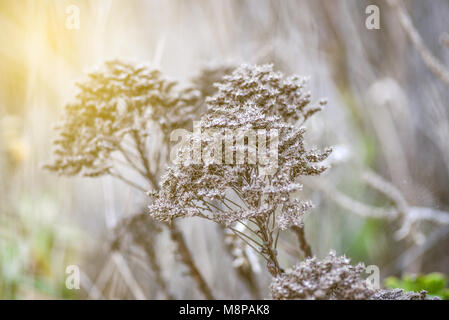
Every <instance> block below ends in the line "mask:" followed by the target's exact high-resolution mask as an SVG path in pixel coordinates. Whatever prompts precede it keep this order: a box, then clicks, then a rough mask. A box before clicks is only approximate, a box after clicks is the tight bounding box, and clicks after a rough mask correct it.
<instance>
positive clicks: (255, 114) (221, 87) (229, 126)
mask: <svg viewBox="0 0 449 320" xmlns="http://www.w3.org/2000/svg"><path fill="white" fill-rule="evenodd" d="M305 82H306V79H304V78H299V77H297V76H291V77H287V76H285V75H284V74H282V73H280V72H274V71H273V69H272V66H271V65H263V66H247V65H243V66H241V67H240V68H238V69H236V70H235V71H234V72H233V73H232V74H231V75H229V76H225V77H224V79H223V81H222V82H221V83H219V84H217V87H218V92H217V94H216V95H214V96H213V97H212V98H209V99H208V100H207V104H208V111H207V113H206V114H205V115H204V116H203V117H202V120H201V122H200V128H199V129H198V128H197V130H194V132H193V133H192V134H191V135H190V139H189V142H190V144H187V147H186V148H184V149H183V150H181V151H182V154H183V155H184V156H185V154H186V153H187V154H189V153H190V154H191V155H192V154H198V150H196V147H195V146H201V154H202V157H201V159H200V160H201V161H198V158H195V157H190V158H189V157H187V160H186V158H184V159H183V161H175V164H174V165H173V166H172V167H171V168H169V169H168V171H167V173H166V174H165V176H164V177H163V178H162V182H161V190H160V192H158V193H153V194H151V196H152V197H153V202H152V204H151V205H150V214H151V215H152V216H153V217H155V218H157V219H159V220H163V221H171V220H172V219H174V218H178V217H192V216H198V217H202V218H205V219H208V220H212V221H215V222H218V223H221V224H224V225H226V226H227V227H229V228H230V229H231V230H233V231H234V232H236V234H238V235H239V236H241V238H242V240H244V241H245V242H247V243H248V245H251V246H252V247H253V248H254V249H256V250H257V251H258V252H259V253H260V254H261V255H262V256H263V257H264V258H265V259H266V260H267V262H268V265H269V270H270V271H272V274H278V273H279V272H280V271H281V269H280V267H279V264H278V262H277V258H276V255H277V249H276V246H277V238H278V235H279V231H280V230H283V229H286V228H289V227H290V226H293V225H297V226H302V223H303V215H304V213H305V212H306V211H307V210H308V209H309V208H310V207H311V204H310V202H308V201H302V200H299V199H297V198H296V197H293V196H292V194H293V193H294V192H296V191H299V190H301V184H300V183H299V181H298V180H299V179H300V177H301V176H309V175H319V174H321V173H322V172H323V171H324V170H325V169H326V168H325V167H324V166H321V165H319V162H321V161H323V160H324V159H326V158H327V157H328V155H329V154H330V150H326V151H324V152H319V151H317V150H307V149H306V147H305V145H304V132H305V130H304V129H303V128H301V123H303V122H304V121H305V120H306V119H307V118H308V117H309V116H311V115H312V114H314V113H315V112H316V111H318V110H320V108H321V106H322V105H324V102H321V103H319V105H318V106H311V105H310V94H309V93H307V92H305V91H304V85H305ZM270 132H271V133H273V132H274V133H275V134H270ZM260 133H265V135H259V134H260ZM230 136H231V139H230V138H229V137H230ZM260 136H263V137H265V138H266V140H265V141H261V140H260V139H259V137H260ZM254 137H256V138H257V139H254ZM217 141H218V142H219V143H217ZM221 142H222V143H221ZM211 145H212V146H211ZM217 145H218V147H217ZM273 146H275V148H272V147H273ZM267 149H269V150H270V151H269V153H270V155H273V152H274V153H275V154H274V157H268V159H275V161H271V162H270V161H268V163H267V162H266V161H262V158H263V157H261V155H262V154H264V153H266V151H267ZM211 150H212V151H211ZM211 152H212V153H213V154H214V155H217V154H220V155H221V159H220V157H212V160H211V157H205V155H206V156H207V155H210V153H211ZM242 155H243V157H242ZM217 160H221V161H217ZM264 160H266V159H264ZM266 167H269V169H270V170H268V172H269V174H261V170H263V169H264V168H266ZM235 223H239V224H241V225H243V226H245V230H244V231H243V232H242V231H240V230H236V229H234V228H233V225H234V224H235ZM248 233H249V234H248Z"/></svg>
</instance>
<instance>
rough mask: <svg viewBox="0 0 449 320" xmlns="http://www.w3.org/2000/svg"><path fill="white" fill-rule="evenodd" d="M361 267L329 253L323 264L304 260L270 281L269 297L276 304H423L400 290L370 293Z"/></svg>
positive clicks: (421, 295) (419, 297)
mask: <svg viewBox="0 0 449 320" xmlns="http://www.w3.org/2000/svg"><path fill="white" fill-rule="evenodd" d="M363 271H364V266H363V265H362V264H358V265H356V266H353V265H351V264H350V263H349V259H348V258H346V257H345V256H340V257H339V256H337V255H336V254H335V252H333V251H331V252H330V253H329V255H328V256H327V257H326V258H324V259H323V260H318V259H317V258H315V257H313V258H308V259H306V260H305V261H303V262H301V263H300V264H298V265H297V266H296V267H295V268H294V269H293V270H292V271H291V272H287V273H283V274H281V275H279V276H277V277H276V278H274V279H273V282H272V283H271V295H272V297H273V299H277V300H293V299H310V300H329V299H332V300H334V299H337V300H423V299H425V298H426V293H425V291H423V292H421V293H415V292H403V291H402V290H400V289H395V290H384V289H378V290H375V289H371V288H370V287H369V286H368V284H367V283H366V281H365V280H364V279H363V278H362V276H361V275H362V273H363Z"/></svg>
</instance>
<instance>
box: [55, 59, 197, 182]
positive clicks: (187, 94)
mask: <svg viewBox="0 0 449 320" xmlns="http://www.w3.org/2000/svg"><path fill="white" fill-rule="evenodd" d="M77 86H78V88H79V92H78V93H77V95H76V99H75V101H73V102H71V103H68V104H67V105H66V107H65V112H64V116H63V119H62V121H61V122H60V123H59V125H58V126H57V130H58V133H59V136H58V138H57V139H56V141H55V142H54V144H55V151H54V155H55V159H54V162H53V164H51V165H48V166H47V168H48V169H50V170H53V171H56V172H58V173H60V174H64V175H77V174H81V175H84V176H99V175H103V174H107V173H110V170H111V168H112V167H113V161H112V156H111V154H112V153H113V152H114V151H123V149H124V148H126V147H125V143H124V140H125V139H126V137H127V136H131V139H130V140H131V143H135V146H134V148H135V149H138V147H139V146H138V145H137V144H141V145H140V147H142V145H143V144H144V143H145V141H146V140H147V138H148V135H149V133H150V132H151V126H153V127H159V128H160V129H161V130H162V131H163V132H171V130H173V129H175V128H178V127H182V126H183V125H184V124H185V123H187V122H189V121H191V117H192V116H193V109H194V108H195V104H196V103H197V102H196V101H197V99H198V96H199V93H198V91H196V90H193V89H191V88H187V89H179V88H178V85H177V82H175V81H170V80H168V79H166V78H164V77H163V76H162V75H161V73H160V72H159V71H157V70H154V69H151V68H149V67H147V66H144V65H133V64H128V63H125V62H121V61H118V60H114V61H109V62H106V63H105V64H104V65H103V66H102V67H101V68H99V69H98V70H97V71H94V72H92V73H90V74H89V75H88V77H87V79H86V80H85V81H84V82H82V83H78V84H77ZM155 124H156V125H155ZM136 140H139V141H136Z"/></svg>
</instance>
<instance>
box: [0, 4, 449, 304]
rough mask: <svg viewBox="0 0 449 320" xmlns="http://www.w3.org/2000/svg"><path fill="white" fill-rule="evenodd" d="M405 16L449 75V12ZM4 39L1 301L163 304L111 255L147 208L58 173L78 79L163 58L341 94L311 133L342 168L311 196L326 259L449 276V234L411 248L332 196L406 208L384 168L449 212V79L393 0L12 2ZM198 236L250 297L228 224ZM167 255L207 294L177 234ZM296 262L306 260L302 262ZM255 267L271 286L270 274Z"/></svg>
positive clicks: (168, 64)
mask: <svg viewBox="0 0 449 320" xmlns="http://www.w3.org/2000/svg"><path fill="white" fill-rule="evenodd" d="M370 4H375V5H377V6H378V7H379V8H380V30H368V29H367V28H366V27H365V19H366V18H367V15H366V14H365V8H366V7H367V6H368V5H370ZM70 5H76V6H77V7H78V8H79V13H80V28H79V29H74V30H71V29H68V28H67V27H66V19H67V17H68V14H67V12H66V10H67V8H68V7H69V6H70ZM402 5H403V7H404V8H405V10H406V12H408V15H409V17H410V19H411V21H412V22H413V25H414V28H415V31H417V32H418V34H419V35H420V37H421V38H422V41H423V42H422V45H423V46H424V47H425V48H426V50H428V51H429V52H430V53H431V54H432V55H433V56H434V57H435V58H436V59H438V60H439V61H440V62H441V64H442V65H443V66H444V65H445V66H447V68H449V46H447V43H448V41H447V35H446V32H449V1H447V0H432V1H421V0H409V1H404V2H402ZM0 30H1V32H0V298H1V299H34V298H44V299H46V298H49V299H55V298H56V299H61V298H62V299H66V298H67V299H70V298H79V299H84V298H105V299H125V298H127V299H133V298H139V297H142V296H143V297H145V298H148V299H152V298H160V297H161V296H160V294H159V293H158V290H157V288H155V287H154V286H153V282H152V274H151V271H149V270H148V268H147V267H146V266H145V265H144V264H143V263H141V261H140V262H139V260H138V259H135V260H132V259H131V258H129V257H128V256H127V255H125V254H123V256H122V257H124V259H123V260H120V259H117V258H115V259H111V258H110V254H109V251H108V248H109V246H108V241H109V239H110V236H111V232H112V231H111V230H113V228H114V227H115V225H116V224H117V222H118V221H120V219H121V218H122V217H123V216H126V215H127V214H130V213H132V211H133V210H136V208H139V207H143V206H144V204H145V200H146V199H145V197H143V196H142V195H141V194H139V192H137V191H134V190H132V189H131V188H130V187H127V186H125V185H123V184H121V183H119V182H116V181H114V180H113V179H111V178H108V177H105V178H98V179H82V178H71V179H68V178H60V177H57V176H55V175H53V174H52V173H49V172H47V171H45V170H43V169H42V164H44V163H46V162H49V161H50V159H51V142H52V139H53V137H54V133H53V132H52V124H53V123H54V122H55V121H57V120H58V118H59V117H60V114H61V112H62V110H63V106H64V104H65V103H66V102H67V101H68V100H70V98H71V97H72V96H73V95H74V93H75V82H76V81H77V80H79V79H80V78H81V77H82V76H83V74H84V73H85V72H86V71H89V70H91V69H92V68H93V67H94V66H95V65H97V64H101V63H102V62H104V61H105V60H109V59H114V58H125V59H130V60H132V61H137V62H148V63H150V64H152V65H154V66H157V67H159V68H160V69H161V70H162V71H163V72H164V73H165V74H167V75H168V76H170V77H172V78H174V79H177V80H179V81H181V82H188V81H190V80H191V79H192V77H195V76H197V75H198V74H199V73H200V72H201V70H202V69H203V68H204V66H205V65H210V64H214V63H215V64H229V65H237V64H240V63H243V62H246V63H273V64H274V67H275V68H276V69H277V70H281V71H283V72H285V73H288V74H291V73H295V74H299V75H308V76H310V77H311V78H310V79H311V80H310V90H311V92H312V97H313V98H312V100H318V99H319V98H321V97H326V98H327V99H328V100H329V105H328V106H327V107H326V109H325V110H323V111H322V112H321V113H320V114H318V115H317V116H315V119H313V121H312V122H310V123H309V124H308V129H309V131H308V132H309V136H310V139H309V141H310V142H311V143H314V144H317V145H319V146H327V145H332V146H334V155H333V158H332V159H333V162H332V168H331V169H330V170H329V171H328V173H327V174H326V175H324V176H323V177H322V178H320V182H319V183H316V185H313V184H312V187H310V188H308V189H307V190H306V193H307V194H308V196H309V197H310V198H312V199H313V201H314V203H315V209H313V210H312V212H311V213H310V215H309V216H308V217H307V219H306V236H307V238H308V239H309V241H310V243H311V245H312V248H313V250H314V253H315V254H316V255H318V256H323V255H325V254H326V253H327V252H328V251H329V250H330V249H332V248H333V249H335V250H336V251H337V252H338V253H341V254H346V255H347V256H348V257H350V258H351V259H352V261H353V262H358V261H364V262H365V263H366V264H375V265H377V266H379V268H380V271H381V276H382V279H384V278H385V277H388V276H391V275H395V276H401V275H403V274H406V273H429V272H441V273H443V274H449V226H448V225H439V224H432V223H426V222H423V223H420V224H419V226H418V227H417V228H416V230H415V229H413V230H412V231H411V232H410V233H411V234H408V235H407V236H406V237H403V238H402V239H398V237H397V230H398V229H400V228H401V225H398V222H397V221H391V220H388V219H376V218H367V217H363V216H361V215H360V214H357V212H353V211H357V208H354V207H353V208H352V210H349V209H351V208H349V209H348V208H347V207H348V205H346V207H345V205H344V203H342V201H340V202H339V201H338V196H337V197H336V196H335V192H334V193H333V192H330V191H329V190H331V189H332V190H334V191H335V190H338V192H340V193H343V194H345V195H346V196H348V197H350V198H351V199H354V200H356V201H358V202H361V203H364V204H367V205H369V206H376V207H380V208H389V207H391V205H392V203H391V202H392V201H391V199H389V198H388V197H386V196H385V195H384V194H382V193H380V192H378V191H376V190H373V188H371V187H370V186H368V185H367V184H366V183H364V182H363V179H362V178H361V174H362V173H363V172H364V171H366V170H368V169H369V170H373V171H375V172H377V174H379V175H380V176H382V177H383V178H384V179H385V180H387V181H389V182H391V184H392V185H394V186H395V187H396V188H397V189H398V190H399V191H400V192H401V194H402V195H403V197H404V198H405V199H406V200H407V202H408V203H409V204H410V205H412V206H420V207H426V208H432V209H437V210H441V211H445V210H446V211H447V210H449V187H448V185H449V105H448V102H449V90H448V89H449V84H448V83H446V82H445V81H444V79H443V78H444V70H432V69H431V68H429V66H428V65H426V61H425V60H423V55H422V50H421V52H420V47H417V46H416V45H415V44H414V43H413V42H412V41H411V40H410V37H409V35H408V34H407V32H406V29H404V26H403V24H401V21H400V16H399V15H398V11H397V10H395V9H394V8H393V7H391V6H390V5H389V4H388V3H387V2H386V1H375V0H371V1H364V0H314V1H312V0H310V1H304V0H296V1H290V0H282V1H274V0H273V1H266V0H245V1H240V0H239V1H237V0H236V1H206V0H204V1H186V0H169V1H151V0H149V1H144V0H141V1H140V0H128V1H124V0H97V1H87V0H86V1H76V0H72V1H66V0H58V1H56V0H53V1H51V0H39V1H34V0H1V1H0ZM421 49H422V48H421ZM439 72H440V74H439ZM441 73H443V75H441ZM323 186H325V187H323ZM335 198H337V199H335ZM340 200H341V199H340ZM342 204H343V205H342ZM349 206H350V205H349ZM182 227H183V231H184V233H185V236H186V238H187V241H188V244H189V246H190V248H191V250H192V252H193V253H194V257H195V259H196V261H197V264H198V266H199V268H200V269H201V270H202V272H203V273H204V275H205V277H206V279H207V281H208V283H209V284H210V286H211V287H212V289H213V291H214V293H215V295H216V297H218V298H236V299H240V298H248V297H249V296H248V293H247V292H246V290H245V288H244V287H243V286H242V285H241V284H240V283H239V281H238V280H237V278H236V277H234V276H232V272H230V271H229V270H232V266H231V264H232V261H231V260H230V258H229V257H228V256H227V255H225V254H223V252H224V251H223V250H224V249H223V243H222V239H221V238H220V237H219V236H218V235H217V229H216V226H214V225H211V224H209V223H206V222H201V221H196V220H192V221H188V222H187V221H184V222H183V223H182ZM291 239H292V240H293V241H294V236H291ZM289 240H290V239H289V235H287V236H286V238H285V242H286V243H288V241H289ZM155 245H157V247H158V250H159V252H162V253H166V254H161V259H162V266H163V273H164V275H165V277H166V278H167V279H169V289H170V290H171V292H173V295H174V296H175V297H177V298H201V296H200V295H199V294H198V293H197V292H196V291H195V289H194V286H193V285H192V283H191V282H189V279H186V278H185V277H184V275H183V271H182V270H180V269H179V268H178V267H177V263H176V260H175V259H174V258H173V256H172V255H171V254H170V252H171V250H172V244H171V243H170V241H169V240H168V238H167V236H166V235H165V236H164V235H162V237H161V238H159V239H158V243H157V244H155ZM290 249H291V251H294V249H292V248H290ZM283 259H284V261H283V262H284V264H286V265H292V264H293V263H294V262H295V254H292V255H290V256H286V257H285V258H283ZM123 261H125V262H127V265H126V266H125V267H123V265H120V264H123ZM68 265H77V266H79V267H80V270H81V289H80V290H68V289H67V288H66V286H65V280H66V273H65V271H66V267H67V266H68ZM260 269H261V270H264V268H263V266H261V268H260ZM124 270H125V271H124ZM126 271H128V272H126ZM254 271H255V272H256V273H257V274H258V278H259V282H260V284H261V288H266V287H267V286H268V283H269V275H268V274H266V273H265V271H259V269H258V268H257V266H254ZM264 290H265V291H263V296H265V297H268V290H267V289H264Z"/></svg>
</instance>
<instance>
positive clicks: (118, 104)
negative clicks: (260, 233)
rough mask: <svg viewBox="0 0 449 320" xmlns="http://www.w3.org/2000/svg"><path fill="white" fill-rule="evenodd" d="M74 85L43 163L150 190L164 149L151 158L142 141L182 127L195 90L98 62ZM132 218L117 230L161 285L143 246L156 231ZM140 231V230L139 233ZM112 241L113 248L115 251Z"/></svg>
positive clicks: (191, 112)
mask: <svg viewBox="0 0 449 320" xmlns="http://www.w3.org/2000/svg"><path fill="white" fill-rule="evenodd" d="M78 87H79V92H78V94H77V95H76V99H75V102H72V103H69V104H67V105H66V107H65V110H64V111H65V112H64V117H63V120H62V121H61V123H60V124H59V125H58V126H57V128H56V129H57V131H58V138H57V139H56V141H55V142H54V144H55V150H54V158H55V159H54V162H53V163H52V164H50V165H47V166H46V168H47V169H49V170H52V171H55V172H57V173H59V174H63V175H68V176H72V175H78V174H79V175H83V176H88V177H98V176H103V175H110V176H113V177H116V178H118V179H120V180H121V181H123V182H125V183H127V184H128V185H130V186H132V187H135V188H137V189H138V190H140V191H143V192H146V190H148V187H146V186H142V185H140V184H139V183H140V182H139V181H136V180H133V179H132V178H129V176H130V175H129V173H130V172H133V173H136V174H137V175H138V177H139V178H140V180H143V181H145V183H146V184H147V185H148V186H150V187H153V188H157V187H158V174H159V171H160V170H161V164H165V161H166V159H165V158H164V156H166V154H167V152H166V150H165V148H160V149H158V150H156V151H155V152H153V153H154V154H153V156H154V157H153V158H154V159H155V160H154V161H153V163H152V162H151V161H150V151H151V148H150V146H151V145H154V144H157V143H162V144H163V145H167V144H168V143H167V141H168V138H169V134H170V132H171V131H172V130H174V129H176V128H179V127H184V126H189V124H190V122H191V121H192V119H193V118H194V117H195V113H196V109H197V108H198V101H199V99H200V93H199V91H197V90H196V89H194V88H185V89H181V88H179V85H178V83H177V82H175V81H170V80H168V79H166V78H165V77H163V76H162V74H161V73H160V72H159V71H157V70H154V69H151V68H149V67H146V66H144V65H134V64H128V63H125V62H122V61H119V60H114V61H109V62H106V63H105V64H104V65H103V66H102V67H101V68H99V69H98V70H97V71H95V72H92V73H90V74H89V75H88V79H87V80H86V81H85V82H82V83H79V84H78ZM155 131H156V132H155ZM158 131H159V132H160V133H162V134H161V135H162V139H161V138H160V137H159V136H160V135H158V134H157V132H158ZM160 140H162V141H160ZM124 170H127V171H124ZM130 170H131V171H130ZM138 217H140V216H136V218H135V219H134V218H133V219H130V220H124V221H122V222H121V223H122V225H123V227H124V228H119V229H120V230H128V231H130V230H131V231H132V232H133V233H134V237H133V241H134V242H135V243H137V244H138V245H141V246H143V248H144V249H145V251H146V253H147V256H148V258H149V262H150V265H151V266H152V269H153V271H155V273H156V277H157V278H158V279H157V280H158V282H159V284H160V286H161V289H162V290H165V289H164V288H165V285H164V283H163V280H162V278H161V276H160V270H158V266H157V265H156V260H154V259H155V256H154V251H153V248H150V246H151V242H152V241H151V239H152V238H153V237H154V236H155V234H156V233H157V230H156V229H154V226H155V224H154V222H152V221H149V220H148V219H141V218H138ZM164 225H165V226H166V227H167V229H168V230H169V233H170V238H171V239H172V240H173V242H174V244H175V246H176V249H175V251H176V254H177V256H179V257H180V261H181V262H182V263H183V264H184V265H185V266H187V269H188V274H189V275H190V276H191V278H192V279H193V280H194V281H195V283H196V284H197V287H198V288H199V290H200V291H201V292H202V294H203V295H204V297H206V298H207V299H212V298H213V295H212V293H211V291H210V289H209V287H208V285H207V283H206V281H205V280H204V278H203V276H202V275H201V273H200V271H199V269H198V268H197V266H196V264H195V263H194V260H193V257H192V255H191V253H190V251H189V248H188V247H187V245H186V243H185V239H184V237H183V235H182V233H181V231H180V230H179V229H178V227H177V225H176V224H170V225H168V224H164ZM145 229H146V233H147V234H145V232H143V230H145ZM120 230H116V231H117V232H118V231H120ZM144 238H145V239H144ZM149 241H150V242H149ZM114 242H115V243H113V247H114V248H120V246H117V242H116V241H114ZM158 273H159V275H158ZM167 295H169V294H168V293H167Z"/></svg>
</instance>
